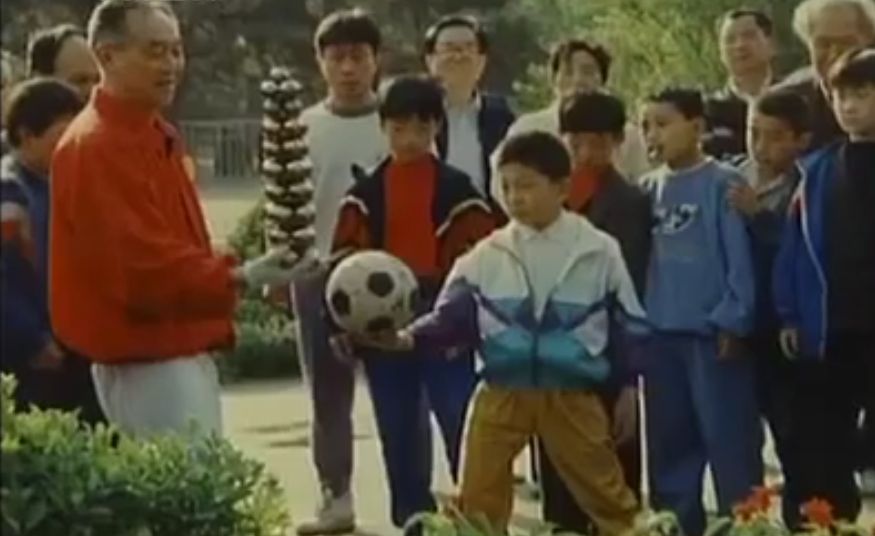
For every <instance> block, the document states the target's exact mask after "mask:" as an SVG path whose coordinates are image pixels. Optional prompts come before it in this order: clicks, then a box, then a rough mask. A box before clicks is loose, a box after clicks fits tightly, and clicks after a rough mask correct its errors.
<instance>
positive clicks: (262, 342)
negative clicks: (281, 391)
mask: <svg viewBox="0 0 875 536" xmlns="http://www.w3.org/2000/svg"><path fill="white" fill-rule="evenodd" d="M235 329H236V330H237V345H236V346H235V347H234V348H233V349H231V350H228V351H226V352H224V353H223V354H222V355H221V356H220V357H219V360H218V365H219V374H220V378H221V380H222V383H225V384H228V383H234V382H237V381H241V380H249V379H274V378H288V377H300V375H301V370H300V367H299V366H298V350H297V345H296V343H295V324H294V321H293V320H292V319H291V318H290V317H289V315H288V313H287V312H286V311H283V310H281V309H279V308H277V307H275V306H273V305H271V304H269V303H266V302H265V301H264V300H262V299H261V298H254V297H247V298H245V299H244V300H243V301H242V302H241V304H240V307H239V308H238V310H237V318H236V326H235Z"/></svg>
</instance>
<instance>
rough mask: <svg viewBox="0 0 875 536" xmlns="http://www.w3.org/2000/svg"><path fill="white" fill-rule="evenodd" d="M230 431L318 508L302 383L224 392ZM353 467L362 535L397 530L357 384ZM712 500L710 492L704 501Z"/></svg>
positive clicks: (303, 506) (441, 483)
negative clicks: (392, 521) (391, 518)
mask: <svg viewBox="0 0 875 536" xmlns="http://www.w3.org/2000/svg"><path fill="white" fill-rule="evenodd" d="M223 405H224V412H225V419H226V433H227V435H228V436H229V437H230V438H231V441H232V442H233V443H234V444H235V445H236V446H237V447H239V448H240V449H242V450H243V451H244V452H246V453H247V454H249V455H250V456H252V457H254V458H256V459H259V460H261V461H263V462H264V463H265V464H266V465H267V467H268V469H269V470H270V471H271V472H272V473H273V474H274V475H276V476H277V478H278V479H279V480H280V482H281V483H282V485H283V487H284V488H285V491H286V494H287V496H288V500H289V508H290V512H291V515H292V518H293V519H294V520H295V521H296V522H301V521H304V520H306V519H307V518H308V517H309V516H310V515H311V514H312V512H313V511H314V510H315V508H316V505H317V502H318V493H317V486H316V481H315V478H314V472H313V468H312V465H311V463H310V439H309V420H310V404H309V399H308V397H307V391H306V389H305V388H304V386H303V385H301V384H300V383H298V382H294V381H283V382H268V383H257V384H249V385H242V386H236V387H231V388H228V389H226V392H225V394H224V396H223ZM355 437H356V441H355V456H356V460H355V471H354V484H353V489H354V493H355V497H356V502H357V511H358V512H359V515H360V521H361V525H362V528H361V533H362V534H373V535H390V534H396V533H397V531H395V530H394V529H393V528H392V526H391V523H390V522H389V519H388V505H387V496H388V495H387V489H386V483H385V478H384V476H383V463H382V459H381V457H380V453H379V442H378V440H377V437H376V431H375V429H374V419H373V415H372V408H371V403H370V399H369V398H368V396H367V391H366V390H365V389H364V388H363V387H361V386H360V387H359V390H358V392H357V399H356V406H355ZM435 441H436V445H435V449H434V452H435V453H436V460H435V461H436V463H435V469H434V488H435V490H436V491H437V492H438V493H440V492H448V491H450V490H451V489H452V485H451V482H450V479H449V473H448V471H447V466H446V463H445V462H444V459H443V456H442V455H441V456H438V455H437V454H438V453H442V452H443V451H442V447H441V446H440V445H439V440H438V439H437V434H435ZM709 503H710V504H713V500H712V499H711V497H710V493H709V494H707V495H706V504H709ZM866 508H867V513H866V515H865V520H866V522H867V523H869V524H875V501H869V503H868V504H867V507H866ZM515 512H516V514H517V515H516V517H515V518H514V525H515V527H517V528H520V529H525V528H527V527H532V526H534V525H536V524H537V519H538V505H537V503H535V502H533V501H531V500H529V499H527V498H526V497H524V494H522V493H519V494H518V495H517V502H516V508H515Z"/></svg>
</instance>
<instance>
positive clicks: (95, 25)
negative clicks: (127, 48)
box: [88, 0, 176, 48]
mask: <svg viewBox="0 0 875 536" xmlns="http://www.w3.org/2000/svg"><path fill="white" fill-rule="evenodd" d="M138 9H145V10H155V11H161V12H163V13H166V14H167V15H170V16H171V17H173V18H176V14H175V13H174V12H173V9H171V7H170V5H169V4H167V3H166V2H163V1H161V0H103V1H102V2H101V3H100V4H98V6H97V7H95V8H94V11H92V12H91V17H90V18H89V19H88V44H89V45H91V47H92V48H93V47H95V46H97V45H99V44H102V43H106V42H113V43H118V42H121V41H124V40H125V39H126V38H127V20H128V13H130V12H131V11H135V10H138Z"/></svg>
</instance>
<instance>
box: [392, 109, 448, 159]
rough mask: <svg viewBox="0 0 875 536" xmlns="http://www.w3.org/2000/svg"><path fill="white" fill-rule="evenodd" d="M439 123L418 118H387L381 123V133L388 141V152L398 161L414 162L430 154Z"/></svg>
mask: <svg viewBox="0 0 875 536" xmlns="http://www.w3.org/2000/svg"><path fill="white" fill-rule="evenodd" d="M439 126H440V125H439V123H438V122H437V121H435V120H433V119H429V120H422V119H420V118H418V117H407V118H388V119H386V120H384V121H383V132H384V133H385V134H386V138H387V139H388V140H389V151H390V152H391V153H392V156H393V157H394V158H395V159H396V160H399V161H402V162H405V161H410V160H415V159H417V158H420V157H421V156H423V155H425V154H428V153H430V152H431V147H432V143H433V142H434V138H435V136H436V135H437V132H438V128H439Z"/></svg>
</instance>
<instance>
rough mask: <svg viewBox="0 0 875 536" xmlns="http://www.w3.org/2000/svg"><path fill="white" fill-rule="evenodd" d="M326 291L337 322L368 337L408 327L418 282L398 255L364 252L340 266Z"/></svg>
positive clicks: (347, 259) (329, 306)
mask: <svg viewBox="0 0 875 536" xmlns="http://www.w3.org/2000/svg"><path fill="white" fill-rule="evenodd" d="M325 294H326V296H325V299H326V301H327V303H328V310H329V312H330V313H331V316H332V318H334V321H335V322H336V323H337V324H338V325H339V326H340V327H341V328H343V329H344V330H346V331H348V332H351V333H354V334H358V335H365V336H367V335H371V334H375V333H379V332H383V331H386V330H398V329H401V328H403V327H405V326H407V324H409V323H410V322H411V321H412V320H413V316H414V313H415V310H416V302H417V300H418V297H419V285H418V283H417V281H416V277H415V276H414V275H413V272H412V271H411V270H410V268H409V267H408V266H407V265H406V264H404V263H403V262H402V261H401V260H399V259H397V258H396V257H393V256H392V255H389V254H388V253H385V252H382V251H362V252H359V253H355V254H353V255H350V256H349V257H347V258H346V259H344V260H343V261H341V262H340V263H339V264H338V265H337V267H336V268H335V269H334V271H333V272H332V273H331V276H330V277H329V278H328V284H327V286H326V290H325Z"/></svg>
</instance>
